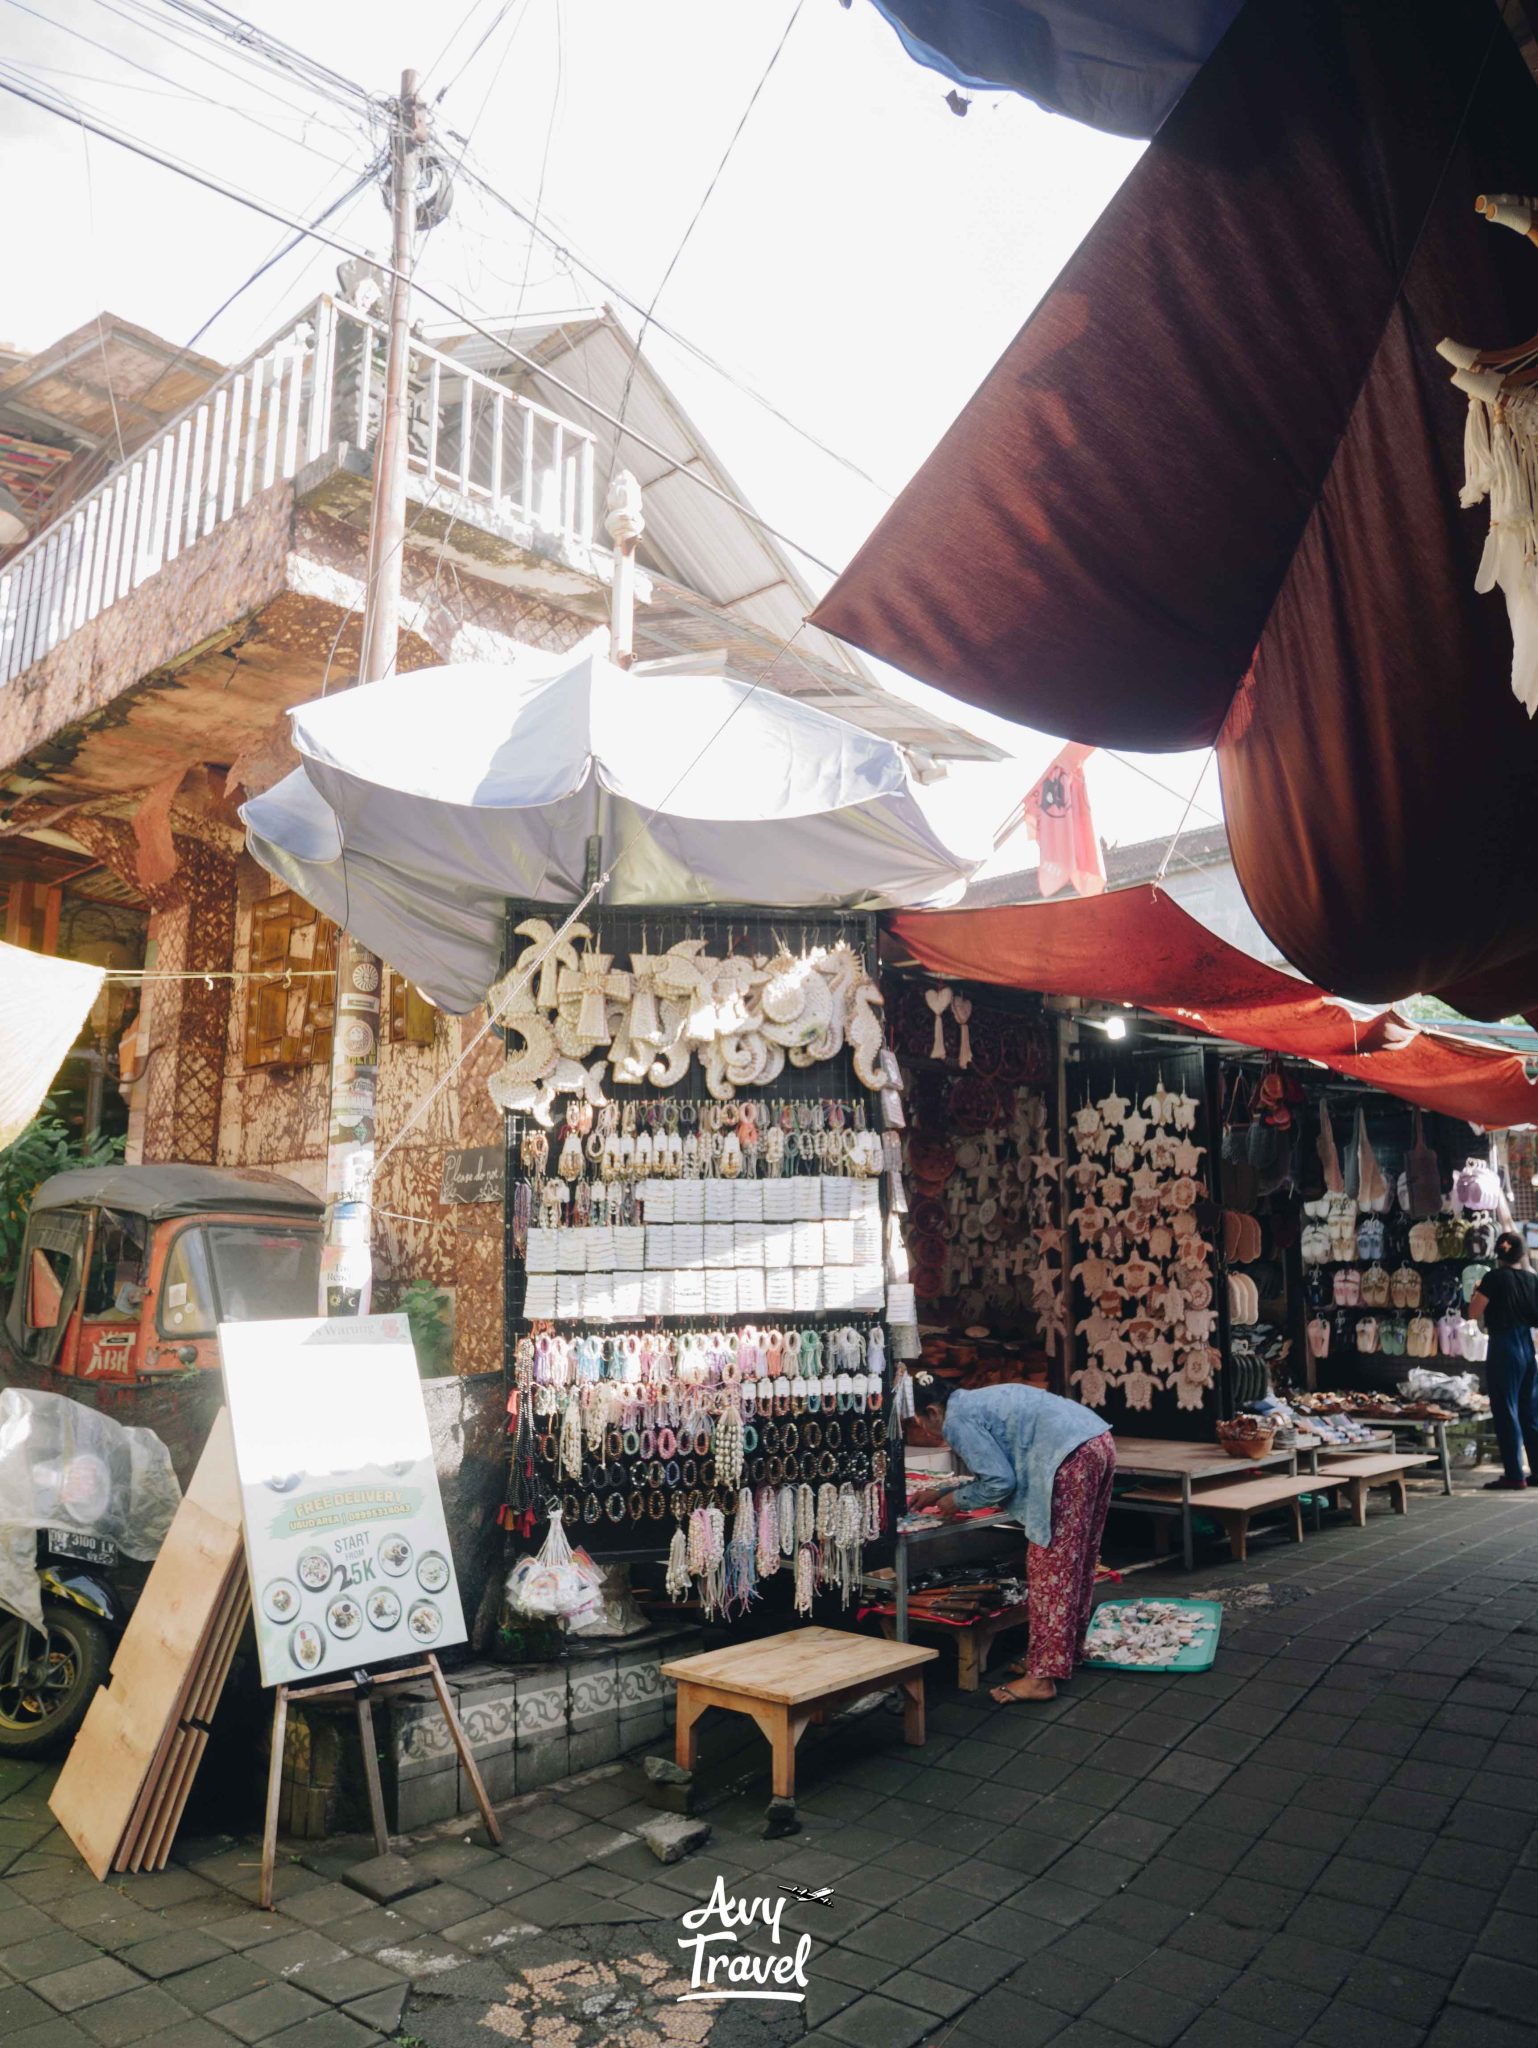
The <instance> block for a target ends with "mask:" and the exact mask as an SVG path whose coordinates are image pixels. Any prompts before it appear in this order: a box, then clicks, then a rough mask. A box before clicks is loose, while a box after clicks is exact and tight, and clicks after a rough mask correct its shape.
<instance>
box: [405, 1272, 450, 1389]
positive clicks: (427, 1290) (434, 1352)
mask: <svg viewBox="0 0 1538 2048" xmlns="http://www.w3.org/2000/svg"><path fill="white" fill-rule="evenodd" d="M397 1305H398V1307H399V1308H400V1310H401V1312H402V1313H403V1314H404V1315H405V1317H406V1319H407V1321H408V1322H409V1323H410V1324H411V1341H412V1344H413V1345H414V1346H415V1347H416V1354H417V1370H418V1371H419V1372H420V1373H421V1375H422V1377H423V1378H424V1379H432V1378H434V1377H435V1376H436V1375H437V1374H439V1373H445V1372H448V1371H449V1370H450V1369H451V1368H452V1364H453V1356H454V1332H453V1329H452V1327H451V1325H450V1323H449V1298H448V1296H447V1295H446V1294H445V1293H444V1292H443V1291H442V1289H441V1288H437V1287H434V1285H433V1283H432V1282H431V1280H413V1281H412V1283H411V1285H410V1286H409V1287H404V1288H402V1289H401V1296H400V1301H399V1303H398V1304H397Z"/></svg>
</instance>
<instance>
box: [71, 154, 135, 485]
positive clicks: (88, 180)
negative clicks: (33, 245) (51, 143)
mask: <svg viewBox="0 0 1538 2048" xmlns="http://www.w3.org/2000/svg"><path fill="white" fill-rule="evenodd" d="M80 148H81V152H82V154H83V155H84V157H85V200H86V219H87V221H88V223H89V225H90V232H91V254H92V257H93V258H94V259H95V260H96V263H97V266H98V269H97V277H98V282H99V281H100V274H101V273H100V262H101V251H100V248H99V246H98V244H97V240H96V181H95V179H94V178H93V177H92V176H91V138H90V136H89V135H88V134H87V133H86V131H85V129H84V128H82V129H81V131H80ZM101 309H102V295H101V292H100V291H99V290H98V292H97V295H96V348H97V352H98V354H99V355H100V356H101V380H102V382H103V384H105V385H106V387H107V403H108V405H110V406H111V408H112V433H113V438H114V439H115V440H116V442H117V459H118V461H119V462H122V461H123V460H125V457H124V453H123V422H122V418H121V416H120V415H119V413H118V409H117V392H116V391H115V390H114V389H113V385H112V364H111V361H110V359H109V357H108V355H107V327H106V322H105V321H104V320H103V319H102V311H101Z"/></svg>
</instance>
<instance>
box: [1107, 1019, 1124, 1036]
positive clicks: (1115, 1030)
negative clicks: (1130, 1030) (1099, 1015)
mask: <svg viewBox="0 0 1538 2048" xmlns="http://www.w3.org/2000/svg"><path fill="white" fill-rule="evenodd" d="M1105 1035H1106V1037H1107V1038H1125V1037H1126V1035H1127V1021H1126V1019H1125V1018H1124V1017H1107V1018H1106V1020H1105Z"/></svg>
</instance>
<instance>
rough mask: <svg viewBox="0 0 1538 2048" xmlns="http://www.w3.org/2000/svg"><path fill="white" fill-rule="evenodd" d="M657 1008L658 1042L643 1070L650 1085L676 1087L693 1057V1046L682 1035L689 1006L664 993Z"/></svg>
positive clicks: (686, 1071)
mask: <svg viewBox="0 0 1538 2048" xmlns="http://www.w3.org/2000/svg"><path fill="white" fill-rule="evenodd" d="M658 1007H659V1009H660V1010H661V1011H662V1044H661V1046H660V1048H659V1049H658V1056H657V1058H656V1059H654V1060H653V1061H652V1063H651V1066H650V1067H649V1068H648V1070H647V1079H648V1080H649V1081H650V1082H651V1084H652V1086H653V1087H654V1088H676V1087H677V1086H678V1083H679V1082H680V1081H681V1080H682V1079H683V1078H684V1075H685V1074H687V1073H688V1071H689V1062H690V1060H691V1059H692V1058H693V1056H694V1048H693V1047H692V1046H691V1045H690V1043H689V1041H688V1039H687V1038H686V1037H685V1035H684V1026H685V1025H686V1024H687V1023H688V1021H689V1005H688V1004H687V1003H686V1002H681V1001H680V1002H675V1001H674V1000H673V999H672V998H671V997H669V996H664V997H663V998H662V1000H661V1002H660V1003H659V1005H658Z"/></svg>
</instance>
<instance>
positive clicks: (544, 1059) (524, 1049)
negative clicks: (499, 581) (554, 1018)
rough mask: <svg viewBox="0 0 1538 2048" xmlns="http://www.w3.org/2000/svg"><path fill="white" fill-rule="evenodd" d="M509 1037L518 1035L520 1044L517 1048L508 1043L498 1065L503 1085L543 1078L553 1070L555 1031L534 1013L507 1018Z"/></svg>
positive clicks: (557, 1054) (515, 1084) (554, 1066)
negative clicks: (505, 1056)
mask: <svg viewBox="0 0 1538 2048" xmlns="http://www.w3.org/2000/svg"><path fill="white" fill-rule="evenodd" d="M507 1031H508V1034H509V1037H510V1038H521V1039H522V1040H523V1044H522V1046H521V1047H520V1048H518V1049H517V1050H514V1049H513V1048H512V1046H511V1045H510V1046H509V1048H508V1054H507V1058H506V1060H505V1061H504V1062H503V1064H502V1067H501V1076H502V1080H503V1084H504V1085H505V1086H506V1087H509V1088H511V1087H516V1086H517V1085H518V1083H520V1082H523V1081H543V1080H545V1079H546V1078H547V1077H548V1076H549V1075H551V1074H553V1073H554V1072H555V1068H556V1062H557V1059H558V1058H559V1051H558V1048H557V1046H556V1042H555V1033H554V1032H553V1031H552V1030H551V1028H550V1026H549V1025H548V1024H547V1023H546V1022H545V1020H544V1018H543V1017H541V1016H540V1015H539V1014H538V1013H537V1012H532V1011H531V1012H530V1013H529V1015H527V1016H512V1017H509V1018H508V1019H507Z"/></svg>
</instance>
